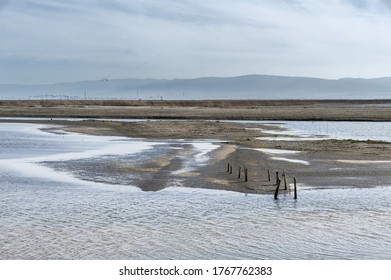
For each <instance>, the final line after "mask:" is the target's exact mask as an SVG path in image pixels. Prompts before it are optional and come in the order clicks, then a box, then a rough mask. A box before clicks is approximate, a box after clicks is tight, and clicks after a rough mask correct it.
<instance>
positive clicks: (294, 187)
mask: <svg viewBox="0 0 391 280" xmlns="http://www.w3.org/2000/svg"><path fill="white" fill-rule="evenodd" d="M232 168H233V167H232V165H231V164H230V163H228V164H227V173H229V174H232V173H233V170H232ZM242 172H243V173H244V181H245V182H247V181H248V170H247V168H242V167H241V166H239V171H238V179H241V176H242ZM281 177H282V178H283V180H284V190H287V183H286V175H285V172H283V173H282V175H281ZM267 179H268V181H269V182H271V177H270V170H269V169H268V170H267ZM275 185H276V189H275V191H274V199H276V200H277V199H278V192H279V190H280V186H281V179H280V177H279V174H278V171H276V183H275ZM293 191H294V195H293V198H294V199H297V187H296V178H295V177H294V178H293Z"/></svg>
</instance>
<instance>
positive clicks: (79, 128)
mask: <svg viewBox="0 0 391 280" xmlns="http://www.w3.org/2000/svg"><path fill="white" fill-rule="evenodd" d="M24 102H25V103H23V102H22V101H19V102H15V103H12V102H11V103H3V104H0V116H2V117H9V118H11V119H5V120H4V119H3V120H2V121H6V122H39V123H51V124H56V125H61V126H62V127H63V129H65V130H68V131H72V132H78V133H87V134H95V135H120V136H126V137H137V138H145V139H147V140H148V139H152V138H153V139H204V140H209V141H211V142H213V143H216V144H218V145H219V148H218V149H216V150H214V151H213V152H212V153H211V154H210V155H209V157H210V159H209V161H208V163H207V164H206V165H205V166H201V167H199V168H198V169H197V170H194V171H192V172H187V173H186V172H184V173H173V172H172V170H174V169H177V168H178V166H180V164H181V162H180V161H178V153H179V152H180V151H179V150H178V151H173V152H172V153H169V154H167V155H166V156H165V157H157V158H150V159H146V160H145V161H144V162H142V163H140V162H138V163H137V164H136V163H135V164H131V163H129V164H128V165H127V166H126V167H124V166H123V165H116V164H115V163H112V164H111V166H110V168H107V172H109V173H110V172H112V173H113V174H114V173H115V174H118V173H121V172H124V173H125V172H133V173H138V174H141V176H140V177H139V178H141V179H138V180H137V181H135V182H133V183H134V185H136V186H138V187H140V188H141V189H144V190H147V191H154V190H159V189H161V188H164V187H168V186H172V184H173V182H175V181H177V180H181V182H182V183H183V185H184V186H188V187H196V188H197V187H198V188H211V189H224V190H231V191H239V192H245V193H262V194H266V193H269V194H272V193H274V190H275V188H276V183H277V179H276V176H277V172H278V176H279V178H280V179H281V185H280V190H281V191H282V192H289V191H290V190H291V188H292V186H293V178H296V180H297V182H298V188H299V190H300V189H303V188H343V187H377V186H387V185H389V183H388V182H389V178H390V176H391V168H390V167H391V149H390V148H391V143H388V142H380V141H353V140H316V141H314V140H306V141H298V140H297V139H295V138H292V140H291V141H279V140H278V137H277V135H272V134H270V133H265V130H267V129H270V128H271V127H270V126H265V125H263V124H254V123H238V122H224V121H222V120H230V119H231V120H232V119H237V120H245V119H249V120H345V121H346V120H348V121H349V120H354V121H359V120H366V121H389V120H391V103H390V102H388V101H366V100H358V101H357V100H356V101H268V102H266V101H236V102H234V101H204V103H203V102H199V101H197V102H199V103H197V102H196V101H194V102H193V103H192V102H184V103H185V104H184V103H181V102H179V101H177V102H171V103H170V102H168V101H167V102H166V103H164V101H156V102H155V103H153V102H151V103H148V102H144V103H141V102H140V103H139V104H136V105H135V104H133V105H132V104H126V102H125V101H123V103H121V102H119V104H113V103H112V102H108V103H106V104H103V103H101V104H98V103H99V102H102V101H99V102H98V101H94V102H90V103H88V102H87V101H86V103H83V102H78V103H76V102H75V103H72V104H69V103H66V102H65V103H66V104H65V103H64V104H59V103H56V102H60V101H52V102H51V103H50V102H49V103H46V102H47V101H40V102H38V101H30V102H28V101H24ZM273 102H274V103H273ZM60 103H61V102H60ZM17 117H47V118H53V119H52V120H36V119H34V120H31V119H23V120H18V119H14V118H17ZM60 117H61V118H74V117H81V118H86V119H85V120H79V121H69V120H58V119H56V118H60ZM90 118H107V119H110V120H92V119H90ZM121 118H130V119H132V118H144V119H150V120H146V121H126V122H124V121H121ZM162 119H164V120H162ZM272 129H273V130H280V131H279V135H278V136H279V137H281V136H284V135H283V133H284V132H283V131H282V129H281V128H280V127H274V128H272ZM266 136H267V137H268V138H273V137H275V138H276V140H265V139H263V138H264V137H266ZM286 137H292V136H290V135H286ZM228 163H229V164H230V166H232V174H231V173H230V172H227V167H228ZM239 168H240V169H241V176H240V178H238V177H239V176H238V175H239ZM244 169H247V171H248V172H247V173H248V174H247V181H245V179H244ZM114 171H115V172H114ZM228 171H230V170H229V169H228ZM268 173H269V174H270V181H269V178H268ZM108 175H110V174H108ZM282 175H284V176H282ZM285 181H286V183H287V188H286V189H287V190H285Z"/></svg>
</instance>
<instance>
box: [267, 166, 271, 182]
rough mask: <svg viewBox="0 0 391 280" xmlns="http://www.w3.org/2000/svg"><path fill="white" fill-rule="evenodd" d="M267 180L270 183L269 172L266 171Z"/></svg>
mask: <svg viewBox="0 0 391 280" xmlns="http://www.w3.org/2000/svg"><path fill="white" fill-rule="evenodd" d="M267 180H268V181H269V182H270V170H269V169H268V170H267Z"/></svg>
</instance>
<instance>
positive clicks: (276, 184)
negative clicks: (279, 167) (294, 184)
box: [276, 171, 280, 185]
mask: <svg viewBox="0 0 391 280" xmlns="http://www.w3.org/2000/svg"><path fill="white" fill-rule="evenodd" d="M278 180H280V178H278V171H276V185H277V184H278Z"/></svg>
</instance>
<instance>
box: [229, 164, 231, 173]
mask: <svg viewBox="0 0 391 280" xmlns="http://www.w3.org/2000/svg"><path fill="white" fill-rule="evenodd" d="M229 174H232V165H231V166H230V167H229Z"/></svg>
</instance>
